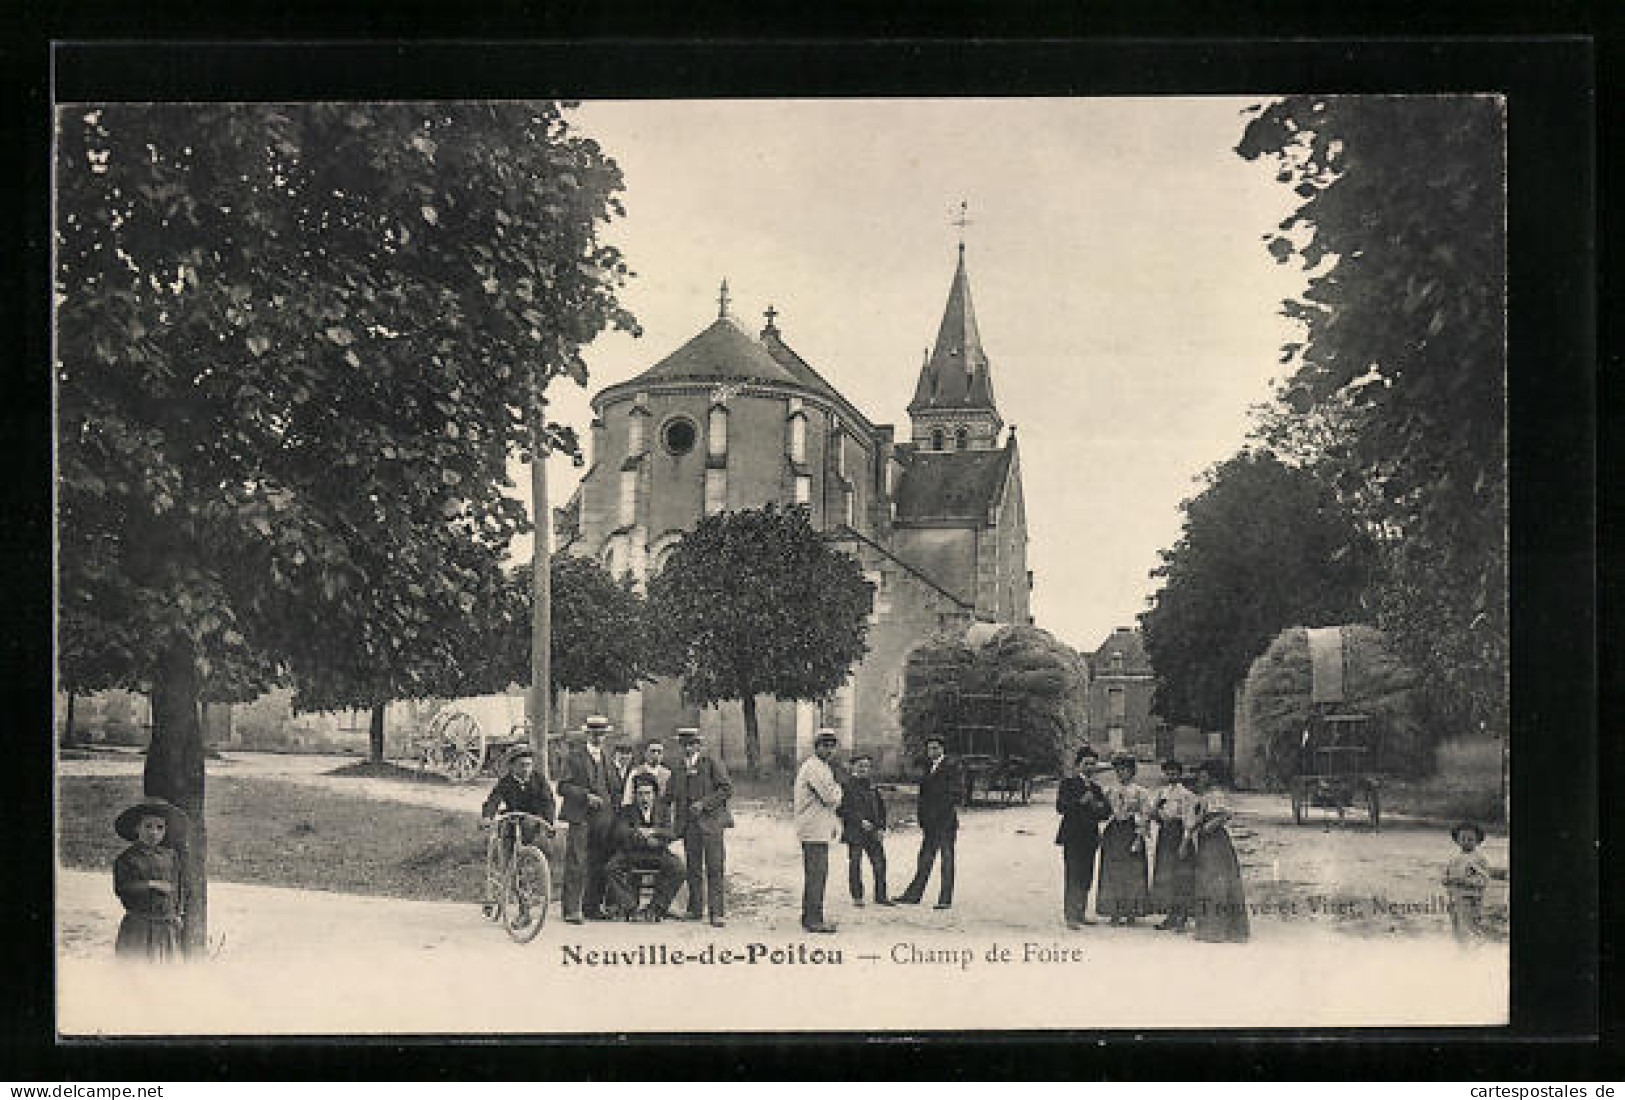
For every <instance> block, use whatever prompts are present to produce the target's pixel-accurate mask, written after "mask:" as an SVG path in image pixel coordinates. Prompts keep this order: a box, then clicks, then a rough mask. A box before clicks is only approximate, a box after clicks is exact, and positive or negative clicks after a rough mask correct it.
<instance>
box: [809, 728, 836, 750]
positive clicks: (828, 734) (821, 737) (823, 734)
mask: <svg viewBox="0 0 1625 1100" xmlns="http://www.w3.org/2000/svg"><path fill="white" fill-rule="evenodd" d="M840 743H841V739H840V738H839V737H837V736H836V734H835V731H834V730H832V729H828V728H826V729H821V730H819V731H818V735H817V736H816V737H814V738H813V745H814V747H816V746H818V745H839V744H840Z"/></svg>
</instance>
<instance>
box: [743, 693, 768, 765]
mask: <svg viewBox="0 0 1625 1100" xmlns="http://www.w3.org/2000/svg"><path fill="white" fill-rule="evenodd" d="M739 702H740V705H741V706H743V707H744V708H745V771H746V772H747V773H748V774H749V775H750V777H751V778H752V779H755V778H756V769H757V766H758V765H759V764H760V762H761V758H762V735H761V733H760V732H759V730H758V728H757V725H756V693H755V692H751V691H747V692H745V696H744V698H742V699H741V700H739Z"/></svg>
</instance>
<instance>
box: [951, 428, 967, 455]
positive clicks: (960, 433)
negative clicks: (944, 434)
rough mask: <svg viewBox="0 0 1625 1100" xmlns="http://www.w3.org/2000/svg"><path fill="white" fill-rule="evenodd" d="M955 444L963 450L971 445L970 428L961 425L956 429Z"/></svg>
mask: <svg viewBox="0 0 1625 1100" xmlns="http://www.w3.org/2000/svg"><path fill="white" fill-rule="evenodd" d="M954 446H955V447H957V448H958V449H959V450H961V451H963V450H964V449H965V448H966V447H969V446H970V429H969V428H966V427H963V426H961V427H958V428H955V429H954Z"/></svg>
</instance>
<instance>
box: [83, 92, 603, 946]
mask: <svg viewBox="0 0 1625 1100" xmlns="http://www.w3.org/2000/svg"><path fill="white" fill-rule="evenodd" d="M58 134H59V141H58V145H57V155H58V161H57V171H56V181H57V187H58V193H57V209H58V211H59V214H58V221H57V225H56V233H57V258H58V267H57V273H56V276H57V318H56V320H57V333H58V356H59V358H58V360H57V363H56V372H57V387H56V389H57V397H58V415H59V423H58V435H57V438H58V477H59V496H58V502H59V513H58V514H59V538H60V543H59V545H60V553H59V567H60V574H59V576H60V584H59V592H60V621H61V624H62V630H63V636H64V638H65V639H66V640H68V641H69V642H70V644H69V645H66V646H64V648H63V650H62V654H61V656H62V658H63V664H64V677H65V679H66V680H67V681H68V682H70V683H77V684H80V685H87V686H88V685H94V686H105V685H113V684H117V685H124V686H129V687H134V688H142V689H150V690H151V691H152V694H153V708H154V729H153V740H152V746H151V750H150V751H149V753H148V758H147V772H146V787H147V791H148V793H150V794H157V795H161V796H163V797H166V798H169V799H170V800H171V801H174V802H176V803H177V804H179V805H181V806H182V807H183V808H184V809H186V810H187V811H188V812H189V813H191V815H192V817H193V820H194V822H195V823H197V825H198V826H199V827H198V828H195V829H194V834H195V841H194V842H193V843H192V844H190V845H189V848H188V853H187V860H186V866H187V874H188V878H187V882H188V889H189V890H190V891H192V892H193V893H194V894H195V897H194V898H193V901H192V904H191V905H190V906H189V908H188V928H187V938H188V942H189V943H191V944H192V945H193V946H196V945H197V944H199V943H201V942H202V937H203V934H204V932H203V929H204V921H205V916H204V915H205V913H206V907H205V905H204V899H203V896H202V886H203V875H202V858H203V856H202V848H203V836H202V829H201V822H202V809H203V769H202V746H201V738H200V735H199V731H198V722H197V700H198V696H199V693H200V691H201V690H202V689H203V687H204V685H205V683H206V677H207V676H208V674H209V671H210V670H211V669H212V668H214V667H217V666H219V665H221V664H222V663H226V664H236V665H238V666H240V667H253V666H254V665H255V664H256V663H260V664H263V663H265V662H270V663H272V664H274V665H277V666H294V667H304V668H306V669H307V670H308V669H312V668H317V667H320V665H321V663H322V662H323V661H324V660H325V659H326V658H327V656H328V655H330V654H331V652H332V651H333V650H334V649H335V648H343V649H347V650H348V651H350V655H353V656H354V657H355V661H354V663H353V668H354V670H355V672H356V674H357V675H358V677H359V676H361V675H363V674H366V675H371V674H373V673H376V672H377V671H378V670H380V669H386V670H389V672H390V674H391V675H399V674H402V673H403V669H402V667H401V661H402V658H403V655H408V654H409V655H411V656H412V662H411V667H418V666H417V664H416V662H417V661H418V660H419V659H421V658H422V657H423V656H424V654H425V653H432V652H433V649H434V646H435V644H436V643H435V639H434V635H435V633H436V631H437V630H438V629H440V628H441V627H442V626H443V625H444V620H445V617H446V615H447V614H448V613H449V612H450V611H451V610H452V609H456V610H458V611H460V612H462V613H464V614H468V613H472V612H473V611H474V609H475V608H474V604H475V603H476V602H477V601H479V600H481V599H482V598H484V597H485V596H487V595H490V594H492V593H494V592H495V590H496V589H495V587H494V586H493V580H494V578H495V576H496V574H495V573H494V572H493V563H495V562H498V561H500V560H501V557H502V555H503V554H504V553H505V551H506V549H507V547H508V545H509V541H510V539H511V538H512V537H513V536H514V535H515V534H517V533H519V532H521V531H522V530H524V529H525V528H526V526H527V522H526V518H525V515H524V509H523V507H522V506H521V505H520V503H519V502H518V501H517V500H515V499H514V498H513V497H512V496H511V495H510V494H509V492H508V490H509V488H510V485H509V481H508V477H507V470H506V465H507V460H508V457H509V455H510V454H511V453H513V452H514V451H516V450H518V451H519V452H520V453H524V448H525V446H526V431H525V429H526V417H527V410H528V409H530V408H533V407H535V402H533V398H534V397H535V396H536V395H538V394H539V393H541V391H542V390H543V389H544V388H545V387H546V385H547V384H548V383H549V382H550V381H551V380H552V379H554V378H556V377H560V376H567V377H570V378H572V379H573V380H575V381H577V382H579V383H584V382H585V379H586V369H585V367H584V365H583V363H582V359H581V354H580V347H581V345H582V344H584V343H585V342H587V341H589V340H591V339H592V338H593V336H594V335H596V334H597V333H598V332H600V331H601V330H603V329H604V328H605V327H606V326H611V325H613V326H619V327H623V328H631V327H633V322H632V320H631V318H630V316H629V315H628V314H627V313H626V312H625V311H624V310H623V309H622V308H621V307H620V305H619V303H618V301H617V299H616V289H617V287H618V286H619V284H620V283H621V281H622V280H623V279H624V278H625V277H626V276H627V274H628V272H627V270H626V267H625V265H624V263H623V262H622V261H621V258H620V256H619V254H618V253H617V252H616V251H615V250H614V249H612V248H609V247H608V246H605V245H603V244H602V243H601V242H600V241H599V240H598V226H599V224H600V223H602V222H604V221H606V220H608V219H609V218H610V217H611V216H613V215H614V214H616V213H618V212H619V210H620V207H619V204H618V201H617V199H616V198H615V195H616V192H617V191H618V190H619V189H620V186H621V179H620V173H619V170H618V169H617V168H616V166H615V164H614V162H613V161H611V160H610V159H609V158H608V157H606V156H605V155H604V153H603V152H602V150H601V149H599V147H598V146H597V145H596V144H595V143H593V142H592V141H590V140H588V139H586V138H583V137H581V136H579V135H577V134H575V133H573V132H572V131H571V130H570V129H569V127H568V126H567V124H566V121H565V118H564V115H563V113H562V111H561V110H560V108H559V107H558V106H557V105H555V104H551V103H535V104H531V103H498V104H433V105H414V104H389V105H365V106H363V105H352V104H314V105H243V104H218V105H213V104H211V105H168V104H165V105H157V104H120V105H106V106H88V107H70V108H63V109H61V111H60V112H59V115H58ZM548 437H549V440H550V443H551V444H552V445H553V446H555V447H557V448H564V449H570V448H573V446H574V439H573V436H571V435H570V434H569V432H568V431H567V430H565V429H562V428H558V427H557V426H550V427H549V431H548ZM335 632H342V633H340V634H339V636H338V637H337V638H335ZM333 641H336V642H338V643H340V644H339V645H336V646H335V645H329V644H328V643H329V642H333ZM405 675H406V680H407V681H410V679H411V675H412V674H411V672H410V669H407V670H405ZM394 687H396V688H398V687H399V683H397V684H395V685H394Z"/></svg>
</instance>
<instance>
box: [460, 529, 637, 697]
mask: <svg viewBox="0 0 1625 1100" xmlns="http://www.w3.org/2000/svg"><path fill="white" fill-rule="evenodd" d="M549 571H550V573H551V574H552V580H553V588H552V592H553V595H552V601H553V614H552V623H551V629H550V631H549V636H550V637H551V638H552V654H553V659H552V660H551V661H550V662H549V679H550V681H551V684H550V690H551V693H552V694H553V695H557V694H558V693H559V692H560V691H603V692H609V693H619V692H625V691H631V690H633V689H634V688H636V687H637V686H638V685H639V684H640V683H642V682H643V681H645V680H649V679H652V678H653V677H654V675H655V673H654V672H653V671H652V668H651V664H652V662H653V659H654V658H653V654H652V646H653V643H652V642H651V640H650V630H651V626H650V622H649V613H648V607H647V603H646V601H645V600H644V598H643V596H642V595H641V594H640V593H639V592H638V591H637V588H636V587H635V586H634V585H633V583H632V581H631V579H630V578H628V577H622V578H619V579H617V578H615V577H614V576H612V575H611V574H610V572H609V570H607V569H605V568H604V567H603V566H602V565H600V564H599V563H598V562H596V561H594V560H593V559H592V558H585V557H578V556H575V555H570V554H560V555H557V556H555V557H554V558H553V559H552V562H551V563H550V570H549ZM508 588H509V594H510V596H509V598H510V601H511V604H512V611H511V612H510V613H509V614H508V615H507V616H506V617H505V619H504V620H503V622H504V627H503V633H502V635H501V636H500V637H498V638H497V639H496V640H495V641H496V644H495V645H494V647H493V648H492V651H491V652H490V653H489V654H488V658H487V659H488V660H489V661H490V662H491V663H492V664H493V665H494V666H495V667H499V668H501V669H503V670H504V672H503V675H504V676H505V677H506V682H508V683H515V684H523V685H527V686H528V685H529V683H530V603H531V584H530V566H529V565H523V566H520V567H519V568H518V569H516V570H515V571H514V572H513V573H512V575H511V576H510V578H509V582H508Z"/></svg>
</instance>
